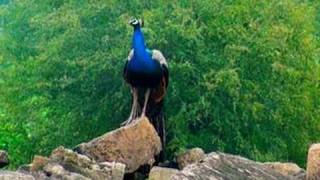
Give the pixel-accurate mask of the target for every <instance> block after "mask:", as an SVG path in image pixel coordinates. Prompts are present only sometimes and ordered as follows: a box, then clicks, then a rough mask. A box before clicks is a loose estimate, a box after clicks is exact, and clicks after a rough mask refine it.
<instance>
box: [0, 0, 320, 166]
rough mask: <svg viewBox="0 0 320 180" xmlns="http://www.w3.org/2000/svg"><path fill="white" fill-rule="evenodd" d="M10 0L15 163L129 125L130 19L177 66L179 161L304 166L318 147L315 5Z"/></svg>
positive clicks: (3, 95) (245, 0) (8, 77)
mask: <svg viewBox="0 0 320 180" xmlns="http://www.w3.org/2000/svg"><path fill="white" fill-rule="evenodd" d="M3 2H4V3H3V4H4V5H2V6H1V9H0V17H1V18H2V19H1V22H2V31H1V32H0V33H1V34H0V124H1V126H0V149H7V150H8V151H9V152H10V154H11V158H12V161H13V166H12V167H15V166H16V165H19V164H21V163H26V162H28V161H29V160H30V159H31V158H32V156H33V155H34V154H44V155H46V154H48V153H49V152H50V151H51V150H52V149H53V148H55V147H56V146H58V145H65V146H67V147H72V146H74V145H76V144H78V143H80V142H82V141H86V140H89V139H90V138H93V137H96V136H98V135H101V134H103V133H104V132H106V131H108V130H111V129H113V128H116V127H118V126H119V124H120V123H121V122H122V121H123V120H125V119H126V118H127V116H128V114H129V111H130V103H131V101H130V95H129V93H130V92H129V89H128V87H127V86H126V85H125V83H124V81H123V80H122V75H121V73H122V68H123V65H124V62H125V58H126V56H127V53H128V52H129V49H130V43H131V42H130V41H131V33H132V28H131V27H129V26H128V24H127V22H128V19H130V17H132V16H138V17H144V19H145V22H146V27H145V28H144V32H145V36H146V39H147V44H148V46H149V47H150V48H157V49H160V50H161V51H162V52H163V53H164V54H165V56H166V57H167V59H168V61H169V64H170V87H169V93H168V96H167V101H166V114H167V119H168V120H167V128H168V129H167V131H168V134H167V136H168V139H169V142H168V146H167V150H168V155H169V157H170V156H172V155H173V154H174V153H175V152H179V151H181V150H183V149H184V148H190V147H194V146H200V147H202V148H204V149H205V150H206V151H214V150H220V151H225V152H229V153H235V154H241V155H244V156H246V157H249V158H252V159H255V160H261V161H273V160H279V161H294V162H297V163H299V164H300V165H302V166H304V163H305V159H306V151H307V147H308V145H309V144H310V143H312V142H316V141H319V140H320V98H318V96H319V94H320V77H319V74H320V65H319V58H320V55H319V35H320V31H319V30H318V29H317V28H316V27H319V26H318V24H317V23H318V22H319V19H320V18H319V14H320V13H319V12H317V11H316V10H317V7H318V4H317V2H316V1H314V2H312V1H305V2H303V1H296V0H281V1H277V0H270V1H255V0H203V1H187V0H180V1H178V0H177V1H172V2H165V1H160V0H157V1H152V2H151V1H147V0H144V1H138V0H131V1H118V0H107V1H102V0H101V1H85V0H69V1H64V0H41V1H40V0H28V1H20V0H12V1H11V2H10V1H3ZM317 14H318V16H317Z"/></svg>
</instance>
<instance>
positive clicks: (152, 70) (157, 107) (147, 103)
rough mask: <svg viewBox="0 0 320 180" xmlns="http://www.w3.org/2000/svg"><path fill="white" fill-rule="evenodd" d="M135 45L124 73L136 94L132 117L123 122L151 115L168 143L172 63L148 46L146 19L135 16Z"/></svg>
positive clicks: (133, 21) (163, 141) (152, 121)
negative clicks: (166, 106) (165, 105)
mask: <svg viewBox="0 0 320 180" xmlns="http://www.w3.org/2000/svg"><path fill="white" fill-rule="evenodd" d="M129 23H130V25H131V26H133V29H134V30H133V37H132V46H131V51H130V53H129V56H128V59H127V61H126V63H125V66H124V70H123V77H124V79H125V81H126V82H127V83H128V84H129V86H130V88H131V94H132V108H131V113H130V115H129V118H128V119H127V120H126V121H125V122H124V123H122V124H123V125H127V124H130V123H132V122H134V121H135V119H137V118H138V117H143V116H146V117H148V118H149V120H150V121H151V123H152V124H153V126H154V127H155V129H156V131H157V133H158V135H159V136H160V139H161V142H162V146H163V148H164V145H165V127H164V126H165V122H164V114H163V103H164V97H165V95H166V92H167V88H168V83H169V71H168V64H167V61H166V59H165V57H164V56H163V54H162V53H161V52H160V51H159V50H155V49H154V50H150V49H148V48H147V47H146V44H145V40H144V36H143V33H142V29H141V28H142V27H143V20H140V19H139V20H138V19H132V20H131V21H130V22H129Z"/></svg>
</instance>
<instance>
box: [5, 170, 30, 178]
mask: <svg viewBox="0 0 320 180" xmlns="http://www.w3.org/2000/svg"><path fill="white" fill-rule="evenodd" d="M0 180H35V178H34V177H33V176H31V175H29V174H25V173H21V172H12V171H1V170H0Z"/></svg>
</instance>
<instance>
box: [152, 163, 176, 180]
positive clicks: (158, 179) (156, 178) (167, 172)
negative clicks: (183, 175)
mask: <svg viewBox="0 0 320 180" xmlns="http://www.w3.org/2000/svg"><path fill="white" fill-rule="evenodd" d="M178 172H179V171H178V170H177V169H172V168H164V167H157V166H155V167H153V168H152V169H151V171H150V173H149V180H168V179H170V178H171V177H172V176H173V175H175V174H177V173H178Z"/></svg>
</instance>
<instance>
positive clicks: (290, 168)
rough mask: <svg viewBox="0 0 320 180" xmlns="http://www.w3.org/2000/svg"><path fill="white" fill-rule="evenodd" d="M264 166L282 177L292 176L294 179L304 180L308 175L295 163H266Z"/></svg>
mask: <svg viewBox="0 0 320 180" xmlns="http://www.w3.org/2000/svg"><path fill="white" fill-rule="evenodd" d="M262 165H264V166H266V167H268V168H271V169H273V170H275V171H277V172H279V173H280V174H282V175H285V176H288V175H292V176H294V177H301V179H304V178H303V177H304V176H305V173H306V172H305V170H304V169H302V168H300V167H299V166H298V165H296V164H294V163H281V162H266V163H263V164H262Z"/></svg>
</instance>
